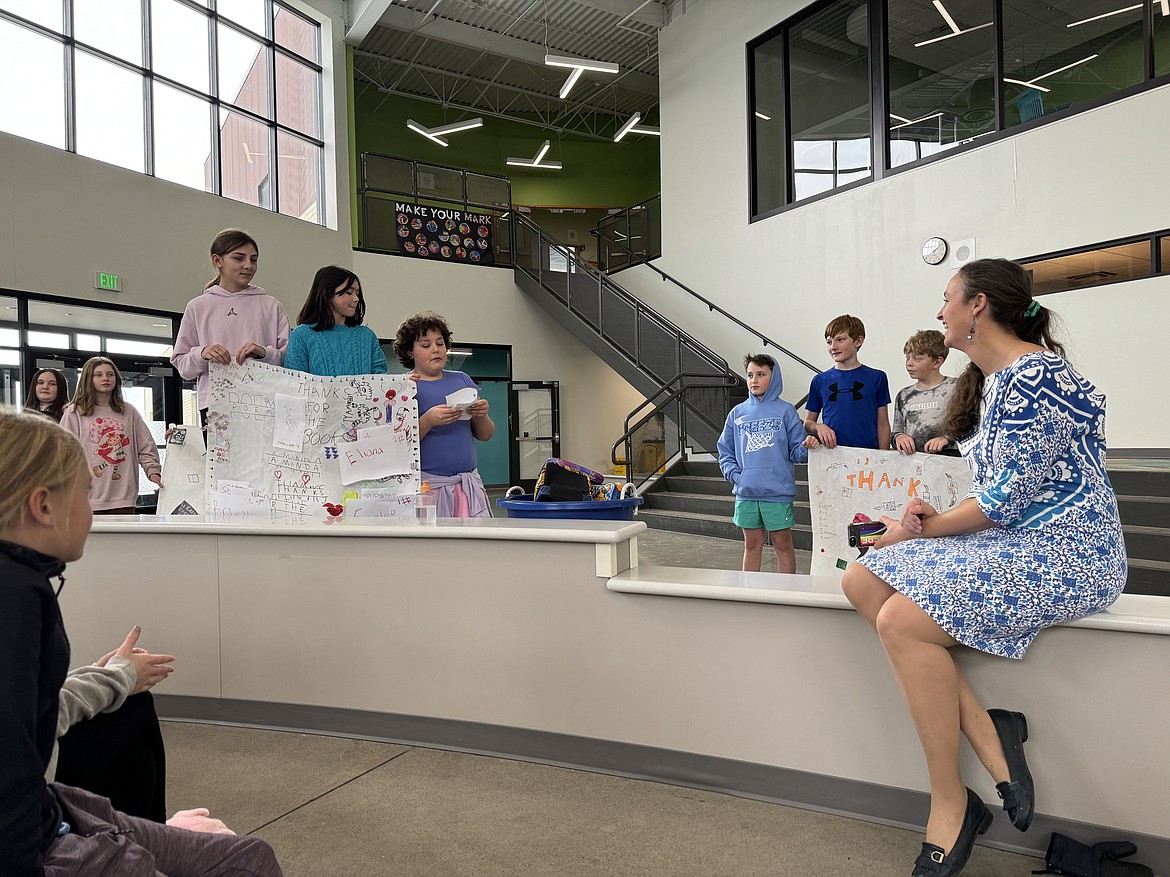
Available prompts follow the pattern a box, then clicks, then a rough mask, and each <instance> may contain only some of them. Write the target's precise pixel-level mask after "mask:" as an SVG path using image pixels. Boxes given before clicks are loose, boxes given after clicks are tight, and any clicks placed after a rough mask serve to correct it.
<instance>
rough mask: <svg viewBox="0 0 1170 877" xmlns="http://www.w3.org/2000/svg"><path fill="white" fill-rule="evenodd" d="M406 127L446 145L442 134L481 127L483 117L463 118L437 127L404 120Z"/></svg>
mask: <svg viewBox="0 0 1170 877" xmlns="http://www.w3.org/2000/svg"><path fill="white" fill-rule="evenodd" d="M406 127H407V128H409V129H410V130H411V131H414V132H415V133H416V134H421V135H422V136H423V137H426V138H427V139H429V140H434V141H435V142H436V143H438V144H439V145H440V146H447V145H448V143H447V141H446V140H444V139H443V135H444V134H455V133H456V132H458V131H470V130H471V129H472V128H481V127H483V119H464V120H463V121H462V122H452V123H451V124H450V125H439V126H438V127H437V128H428V127H427V126H426V125H423V124H420V123H418V122H416V121H415V120H414V119H407V120H406Z"/></svg>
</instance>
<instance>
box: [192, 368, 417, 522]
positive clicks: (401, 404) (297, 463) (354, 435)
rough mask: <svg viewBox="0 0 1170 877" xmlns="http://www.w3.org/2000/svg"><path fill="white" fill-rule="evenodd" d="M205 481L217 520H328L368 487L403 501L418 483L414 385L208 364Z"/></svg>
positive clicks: (383, 378) (396, 379)
mask: <svg viewBox="0 0 1170 877" xmlns="http://www.w3.org/2000/svg"><path fill="white" fill-rule="evenodd" d="M379 428H381V429H379ZM367 431H370V432H372V434H373V438H372V439H371V438H368V437H367ZM363 439H364V441H363ZM354 460H356V461H357V462H356V463H355V462H352V461H354ZM355 473H356V474H355ZM206 482H207V484H206V487H207V495H208V497H211V496H212V494H215V495H216V498H215V501H214V503H212V502H211V501H210V500H209V502H208V512H209V514H213V515H214V516H217V517H218V518H219V519H221V520H236V519H239V518H242V517H253V518H259V519H262V520H268V521H271V522H272V523H285V524H290V523H291V524H296V523H304V522H306V521H321V520H331V519H332V518H334V517H336V516H338V515H340V514H341V510H342V509H343V508H344V507H345V505H346V502H347V500H350V499H353V498H356V497H358V496H360V495H362V491H364V490H366V489H375V488H376V489H378V490H379V491H381V492H384V495H386V496H395V497H401V498H402V499H403V501H405V502H406V503H408V504H409V503H410V502H411V501H412V498H413V496H414V494H415V493H416V492H417V491H418V487H419V439H418V402H417V400H416V399H415V396H414V383H413V382H412V381H410V380H409V379H408V378H407V377H406V376H405V375H355V376H347V377H337V378H327V377H316V376H314V375H307V374H303V373H301V372H294V371H289V370H288V369H283V368H280V367H278V366H274V365H269V364H267V363H263V362H258V361H249V362H248V363H246V364H244V365H242V366H235V365H230V366H223V365H218V364H216V363H212V364H211V371H210V395H209V398H208V411H207V478H206ZM241 494H243V496H241ZM241 499H243V500H249V501H247V502H240V501H239V500H241Z"/></svg>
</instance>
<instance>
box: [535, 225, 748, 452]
mask: <svg viewBox="0 0 1170 877" xmlns="http://www.w3.org/2000/svg"><path fill="white" fill-rule="evenodd" d="M513 223H514V224H513V229H514V231H513V234H514V242H515V256H514V258H515V276H516V285H517V286H519V287H520V288H521V289H523V290H525V291H526V292H527V293H529V294H530V295H531V296H532V298H533V300H534V301H536V302H537V303H538V304H539V305H540V306H541V307H543V308H544V309H545V310H546V311H547V312H548V313H549V314H550V315H551V316H552V317H553V318H554V319H555V320H557V322H559V323H560V324H561V325H562V326H564V327H565V328H566V329H568V330H569V331H570V332H572V333H573V335H575V336H576V337H577V338H578V339H580V340H581V342H582V343H584V344H585V345H586V346H587V347H588V348H589V349H590V350H592V351H593V352H594V353H595V354H597V355H598V356H599V357H601V359H602V360H603V361H604V362H605V363H606V364H607V365H609V367H610V368H612V369H613V370H614V371H616V372H617V373H618V374H619V375H621V376H622V377H623V378H624V379H625V380H626V381H627V382H628V383H629V384H631V385H632V386H633V387H634V388H636V389H637V390H638V391H639V392H640V393H642V395H643V396H645V397H647V398H651V397H654V396H656V395H657V394H659V393H660V392H661V391H662V389H663V388H664V387H666V386H668V385H671V383H672V382H676V383H677V384H678V385H679V386H683V387H690V386H695V385H698V387H699V389H695V390H693V391H688V392H687V393H686V394H685V395H684V396H681V397H679V398H678V399H676V400H675V401H673V402H671V403H669V404H668V405H667V406H666V407H664V408H663V409H662V410H661V411H660V412H659V413H660V414H661V415H662V419H663V420H665V423H663V424H662V426H661V432H662V433H663V435H661V436H660V438H661V439H662V440H664V441H665V445H666V448H667V457H666V458H667V459H671V458H673V457H674V456H675V455H676V454H677V453H678V452H679V451H680V450H681V449H683V448H685V447H693V448H698V449H701V450H703V451H707V452H711V451H714V450H715V442H716V441H718V439H719V433H720V432H721V430H722V429H723V420H724V418H725V417H726V416H727V412H728V410H730V408H731V406H733V405H735V404H736V403H737V402H740V401H742V400H743V399H746V398H747V389H746V386H745V384H744V382H743V377H742V375H740V374H739V373H738V372H737V371H732V370H731V369H730V368H729V367H728V365H727V362H726V361H725V360H723V359H722V358H721V357H719V356H718V355H717V354H715V353H714V352H713V351H711V350H710V349H709V348H707V347H706V346H705V345H703V344H701V343H700V342H699V341H697V340H696V339H695V338H693V337H692V336H690V335H688V334H687V333H685V332H683V331H682V330H681V329H679V328H678V327H677V326H675V325H674V324H673V323H671V322H670V320H668V319H667V318H665V317H664V316H662V315H661V314H659V313H658V312H656V311H654V310H653V309H652V308H650V307H649V306H647V305H646V304H644V303H643V302H642V301H640V300H639V299H637V298H636V297H635V296H633V295H631V294H630V293H628V292H626V291H625V290H624V289H622V288H621V286H619V285H618V284H617V283H615V282H614V281H613V280H611V279H610V278H608V277H606V276H605V275H604V274H602V273H600V272H598V271H597V270H595V269H594V268H592V267H591V266H589V265H588V264H586V263H585V262H583V261H581V260H580V259H578V258H577V257H576V255H575V253H574V252H573V250H571V249H569V248H567V247H565V246H564V245H563V244H562V243H560V242H559V241H557V240H556V239H555V238H552V237H550V236H549V235H548V234H546V233H545V232H544V231H543V230H542V229H541V228H540V227H539V226H537V225H534V224H533V223H532V222H531V221H529V220H528V219H527V218H525V217H523V216H521V215H518V214H513ZM552 254H556V256H557V258H556V264H557V267H556V268H554V267H552V266H551V265H550V262H551V261H552V260H551V259H550V256H551V255H552ZM715 384H721V385H722V386H719V387H716V386H715ZM672 406H673V407H672ZM678 406H685V408H686V411H685V413H683V412H679V411H678V410H677V407H678ZM648 416H649V414H648ZM680 425H681V426H682V428H683V430H685V435H680V434H679V430H680Z"/></svg>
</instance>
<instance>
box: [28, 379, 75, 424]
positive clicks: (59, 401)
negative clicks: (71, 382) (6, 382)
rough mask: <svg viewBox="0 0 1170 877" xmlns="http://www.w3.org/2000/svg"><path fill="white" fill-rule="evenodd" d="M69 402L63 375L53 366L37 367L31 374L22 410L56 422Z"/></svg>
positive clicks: (67, 387)
mask: <svg viewBox="0 0 1170 877" xmlns="http://www.w3.org/2000/svg"><path fill="white" fill-rule="evenodd" d="M68 402H69V386H68V385H67V384H66V383H65V375H63V374H62V373H61V372H59V371H57V369H55V368H39V369H37V370H36V373H35V374H33V379H32V382H31V383H30V384H29V387H28V396H26V397H25V400H24V410H25V411H33V412H35V413H37V414H43V415H45V417H51V418H52V419H53V420H55V421H57V422H58V423H60V422H61V415H62V414H63V413H64V412H65V405H66V404H67V403H68Z"/></svg>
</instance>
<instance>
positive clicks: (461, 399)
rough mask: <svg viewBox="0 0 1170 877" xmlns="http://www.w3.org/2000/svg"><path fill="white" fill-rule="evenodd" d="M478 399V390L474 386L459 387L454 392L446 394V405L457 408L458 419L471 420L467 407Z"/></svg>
mask: <svg viewBox="0 0 1170 877" xmlns="http://www.w3.org/2000/svg"><path fill="white" fill-rule="evenodd" d="M478 399H479V390H478V389H477V388H475V387H460V388H459V389H458V390H456V391H455V392H454V393H448V394H447V407H448V408H458V409H459V411H460V414H459V419H460V420H471V412H470V411H468V410H467V409H468V408H470V407H471V406H472V405H474V404H475V403H476V401H477V400H478Z"/></svg>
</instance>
